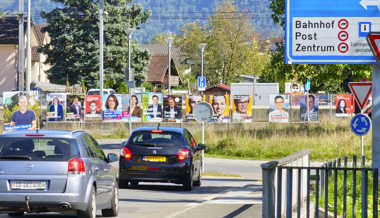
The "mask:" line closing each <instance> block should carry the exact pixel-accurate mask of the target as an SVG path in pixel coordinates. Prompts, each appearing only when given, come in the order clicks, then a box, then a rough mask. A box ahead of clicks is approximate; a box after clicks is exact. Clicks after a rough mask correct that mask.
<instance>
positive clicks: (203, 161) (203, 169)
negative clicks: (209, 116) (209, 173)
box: [202, 122, 205, 172]
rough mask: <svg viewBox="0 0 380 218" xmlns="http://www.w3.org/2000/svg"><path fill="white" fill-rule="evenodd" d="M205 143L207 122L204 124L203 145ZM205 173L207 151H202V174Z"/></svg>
mask: <svg viewBox="0 0 380 218" xmlns="http://www.w3.org/2000/svg"><path fill="white" fill-rule="evenodd" d="M204 143H205V122H202V144H204ZM204 171H205V150H202V172H204Z"/></svg>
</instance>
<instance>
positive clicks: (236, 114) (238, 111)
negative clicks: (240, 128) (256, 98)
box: [232, 95, 252, 122]
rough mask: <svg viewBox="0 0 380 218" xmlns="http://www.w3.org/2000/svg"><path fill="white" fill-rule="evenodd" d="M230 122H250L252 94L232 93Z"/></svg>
mask: <svg viewBox="0 0 380 218" xmlns="http://www.w3.org/2000/svg"><path fill="white" fill-rule="evenodd" d="M232 122H252V95H232Z"/></svg>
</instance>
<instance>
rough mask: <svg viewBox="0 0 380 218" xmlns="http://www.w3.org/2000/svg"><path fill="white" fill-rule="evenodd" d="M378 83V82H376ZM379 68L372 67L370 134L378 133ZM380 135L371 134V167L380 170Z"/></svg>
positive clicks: (379, 120)
mask: <svg viewBox="0 0 380 218" xmlns="http://www.w3.org/2000/svg"><path fill="white" fill-rule="evenodd" d="M378 81H379V82H378ZM379 83H380V66H379V65H377V64H373V65H372V102H373V105H372V124H373V127H372V133H378V132H379V131H380V123H379V122H380V111H379V110H380V108H379V107H380V104H379V103H378V102H380V86H378V85H376V84H379ZM379 144H380V134H372V167H373V168H377V169H380V146H379Z"/></svg>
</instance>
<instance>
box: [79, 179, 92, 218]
mask: <svg viewBox="0 0 380 218" xmlns="http://www.w3.org/2000/svg"><path fill="white" fill-rule="evenodd" d="M78 217H79V218H96V192H95V187H94V186H92V189H91V195H90V199H88V204H87V209H86V210H79V211H78Z"/></svg>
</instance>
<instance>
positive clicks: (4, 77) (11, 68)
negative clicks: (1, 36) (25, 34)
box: [0, 45, 17, 95]
mask: <svg viewBox="0 0 380 218" xmlns="http://www.w3.org/2000/svg"><path fill="white" fill-rule="evenodd" d="M16 51H17V47H16V46H15V45H0V95H2V94H3V92H5V91H10V90H11V89H13V88H15V87H16V82H17V81H16V73H15V72H16V58H17V57H16Z"/></svg>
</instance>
